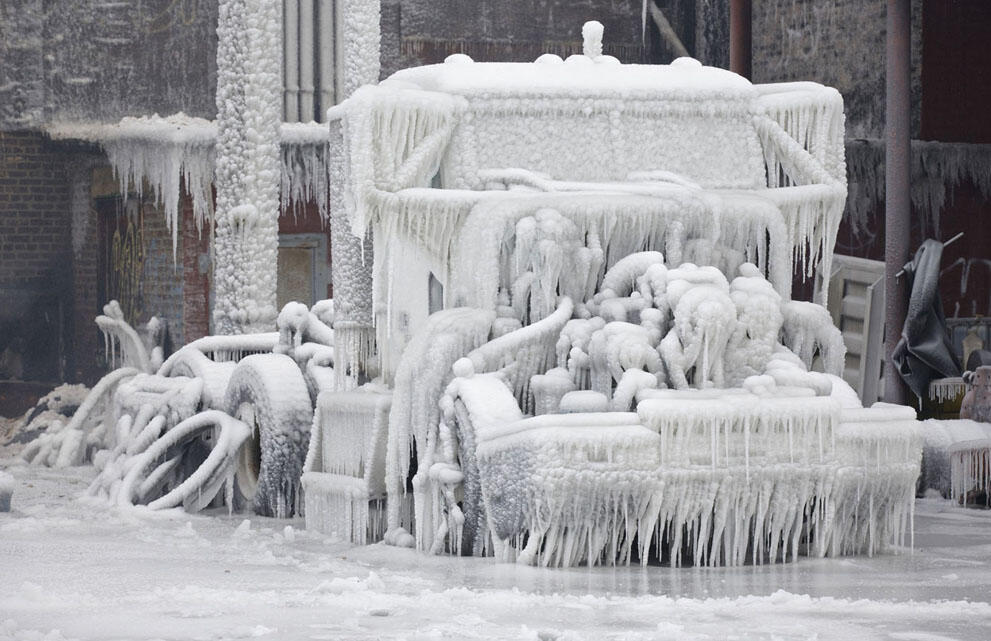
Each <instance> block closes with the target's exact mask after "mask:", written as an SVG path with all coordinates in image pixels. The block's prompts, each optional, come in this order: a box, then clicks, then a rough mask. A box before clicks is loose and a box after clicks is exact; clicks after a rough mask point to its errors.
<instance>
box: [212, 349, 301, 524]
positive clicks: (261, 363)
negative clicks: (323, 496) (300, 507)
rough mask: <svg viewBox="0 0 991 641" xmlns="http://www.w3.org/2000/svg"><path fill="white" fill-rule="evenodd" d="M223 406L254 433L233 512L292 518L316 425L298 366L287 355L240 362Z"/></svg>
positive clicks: (241, 460)
mask: <svg viewBox="0 0 991 641" xmlns="http://www.w3.org/2000/svg"><path fill="white" fill-rule="evenodd" d="M224 406H225V409H226V412H227V413H228V414H230V415H231V416H233V417H235V418H237V419H238V420H240V421H242V422H244V423H245V424H246V425H247V426H248V427H249V428H250V429H251V436H250V437H249V438H248V439H247V441H246V442H245V443H244V444H243V445H242V446H241V449H240V451H239V452H238V456H237V463H236V473H235V483H234V495H235V505H234V507H235V508H238V509H240V508H245V507H247V508H250V509H251V510H252V511H254V512H255V513H256V514H260V515H262V516H274V517H276V518H287V517H289V516H292V514H293V512H294V511H295V507H296V505H297V498H298V493H299V488H300V484H299V478H300V475H301V474H302V470H303V460H304V459H305V457H306V448H307V446H308V443H309V436H310V424H311V423H312V421H313V408H312V406H311V405H310V395H309V393H308V392H307V389H306V381H305V380H304V379H303V375H302V373H301V372H300V371H299V366H297V365H296V362H295V361H294V360H293V359H291V358H289V357H288V356H285V355H282V354H254V355H252V356H247V357H245V358H243V359H241V361H240V362H239V363H238V364H237V367H235V368H234V372H233V373H232V374H231V379H230V383H229V384H228V386H227V394H226V396H225V401H224Z"/></svg>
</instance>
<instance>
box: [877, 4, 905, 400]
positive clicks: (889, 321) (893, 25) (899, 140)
mask: <svg viewBox="0 0 991 641" xmlns="http://www.w3.org/2000/svg"><path fill="white" fill-rule="evenodd" d="M886 41H887V42H886V51H887V65H886V83H885V164H884V187H885V208H884V225H885V238H884V254H885V281H884V287H885V293H886V299H887V304H886V308H885V327H886V328H887V335H886V337H885V341H884V343H885V344H884V351H885V354H886V356H887V358H886V360H885V374H884V380H885V394H884V400H886V401H888V402H889V403H905V399H906V396H907V394H906V389H905V386H904V384H903V383H902V379H901V377H900V376H898V375H897V372H896V368H895V364H894V363H893V362H892V360H891V355H892V353H893V352H894V350H895V345H897V344H898V340H899V338H901V337H900V335H899V332H898V329H899V328H901V327H902V326H903V325H904V324H905V312H906V307H907V300H906V299H907V295H906V291H905V290H906V286H905V285H906V284H905V283H899V282H898V280H897V278H896V276H895V274H896V273H897V272H898V271H899V270H901V268H902V266H903V265H905V264H906V263H907V262H908V258H909V229H910V215H911V194H910V191H909V185H910V183H909V180H910V158H911V156H910V148H909V139H910V135H911V132H910V129H909V128H910V124H911V101H910V98H909V88H910V86H911V2H910V0H888V15H887V38H886Z"/></svg>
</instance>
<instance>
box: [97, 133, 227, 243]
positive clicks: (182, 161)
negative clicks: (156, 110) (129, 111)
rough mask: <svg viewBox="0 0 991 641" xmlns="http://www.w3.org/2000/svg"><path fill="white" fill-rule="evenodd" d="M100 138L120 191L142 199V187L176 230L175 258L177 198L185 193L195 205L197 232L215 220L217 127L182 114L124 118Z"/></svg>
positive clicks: (174, 233)
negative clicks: (214, 140) (213, 192)
mask: <svg viewBox="0 0 991 641" xmlns="http://www.w3.org/2000/svg"><path fill="white" fill-rule="evenodd" d="M102 129H103V134H102V135H101V136H100V138H99V139H98V140H97V142H99V143H100V145H101V146H102V147H103V149H104V151H105V152H106V154H107V158H108V160H109V161H110V164H111V166H112V167H113V171H114V175H115V176H116V178H117V181H118V184H119V185H120V192H121V194H122V195H124V196H125V197H126V195H127V194H128V193H130V192H132V191H133V192H136V193H137V195H138V197H139V198H140V197H141V196H142V193H143V191H144V183H145V182H147V184H148V187H149V188H150V189H151V191H152V197H153V198H154V200H155V202H156V203H157V204H158V205H159V206H161V207H162V209H163V213H164V215H165V224H166V227H168V229H169V230H170V231H171V232H172V254H173V258H175V253H176V250H177V247H178V236H179V218H180V215H179V198H180V194H181V191H182V190H183V189H185V191H186V193H187V194H189V195H190V197H191V199H192V204H193V219H194V220H195V222H196V227H197V229H198V230H202V229H203V225H204V222H205V221H209V220H211V219H212V218H213V197H212V193H211V186H212V184H213V167H214V152H213V139H214V137H215V136H216V129H215V128H214V126H213V124H212V123H210V122H208V121H205V120H202V119H199V118H187V117H185V116H183V115H182V114H176V115H175V116H169V117H168V118H159V117H158V116H152V117H144V118H125V119H124V120H122V121H121V122H120V123H118V124H117V125H113V126H110V127H105V128H102Z"/></svg>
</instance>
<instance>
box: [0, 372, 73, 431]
mask: <svg viewBox="0 0 991 641" xmlns="http://www.w3.org/2000/svg"><path fill="white" fill-rule="evenodd" d="M88 393H89V388H88V387H86V386H85V385H81V384H80V385H70V384H63V385H59V386H58V387H56V388H55V389H53V390H52V391H50V392H49V393H47V394H45V395H44V396H42V397H41V398H40V399H38V402H37V403H35V405H34V407H33V408H31V409H30V410H28V411H27V412H25V413H24V416H21V417H20V418H17V419H11V420H10V423H9V425H8V426H7V430H5V431H4V432H3V433H2V434H0V444H4V445H9V444H12V443H28V442H30V441H32V440H33V439H35V438H37V437H38V436H39V435H40V434H41V433H42V432H44V431H45V430H46V429H48V427H49V426H50V425H51V424H52V423H54V422H55V421H59V422H61V423H63V424H64V423H66V422H67V421H68V420H69V419H70V418H71V417H72V415H73V414H75V412H76V410H77V409H78V408H79V406H80V405H82V403H83V401H84V400H85V399H86V395H87V394H88Z"/></svg>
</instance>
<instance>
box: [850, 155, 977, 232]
mask: <svg viewBox="0 0 991 641" xmlns="http://www.w3.org/2000/svg"><path fill="white" fill-rule="evenodd" d="M846 154H847V165H848V172H849V185H850V188H849V194H848V197H847V211H848V212H849V215H850V220H851V222H852V223H853V228H854V231H855V232H858V233H861V232H863V231H865V230H866V229H867V217H868V214H869V213H870V212H871V211H874V210H877V209H879V208H880V207H881V206H882V204H883V202H884V141H883V140H878V139H872V140H851V141H848V142H847V145H846ZM911 171H912V207H913V208H914V209H915V211H916V212H917V213H918V215H919V216H921V217H922V218H921V220H922V221H923V222H924V223H925V224H926V225H927V226H928V228H929V229H930V230H934V229H939V225H940V216H941V213H942V210H943V208H944V207H945V206H946V204H947V202H951V203H952V201H953V194H954V191H955V189H956V188H957V186H959V185H960V184H961V183H963V182H970V183H971V184H972V185H974V187H975V188H977V190H978V192H979V193H980V195H981V197H982V198H984V199H986V200H991V145H986V144H984V145H981V144H968V143H955V142H938V141H929V140H913V141H912V169H911Z"/></svg>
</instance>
